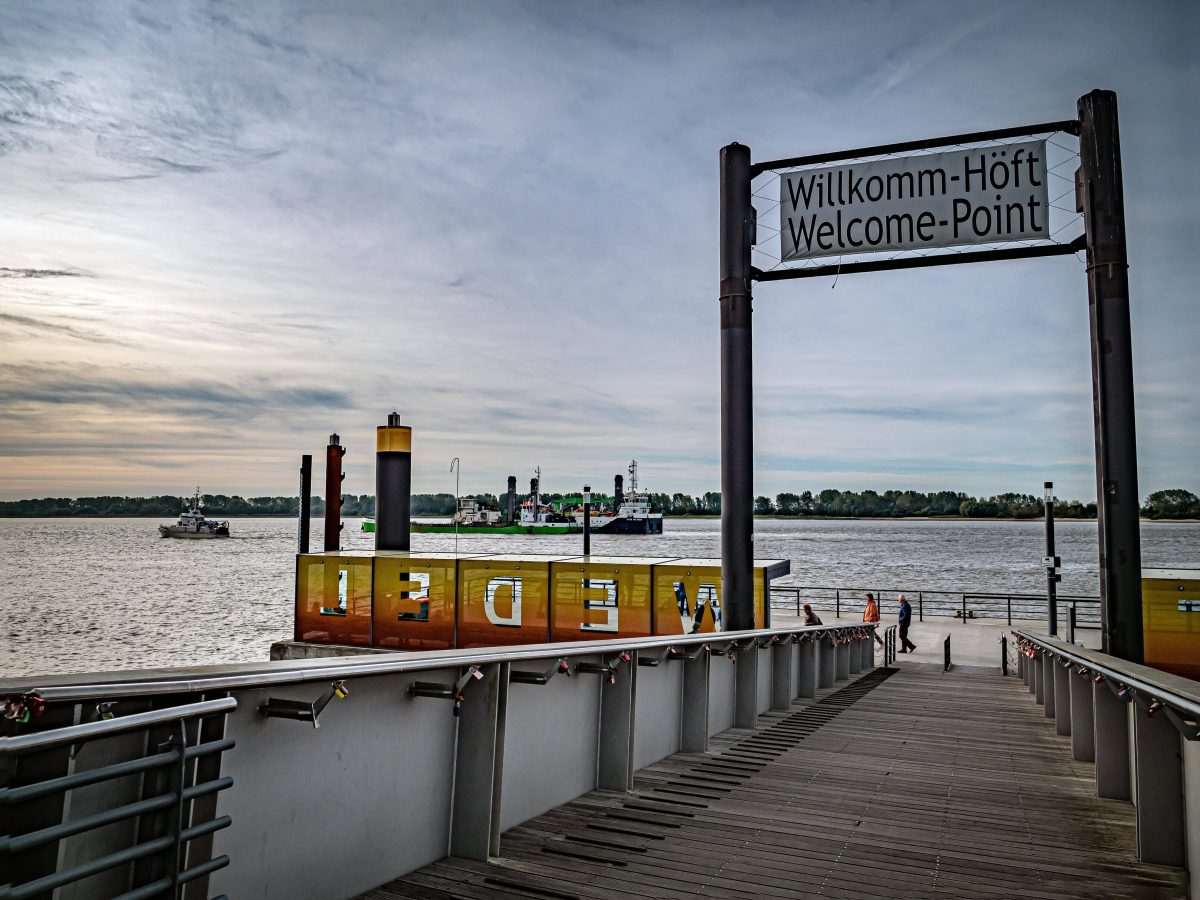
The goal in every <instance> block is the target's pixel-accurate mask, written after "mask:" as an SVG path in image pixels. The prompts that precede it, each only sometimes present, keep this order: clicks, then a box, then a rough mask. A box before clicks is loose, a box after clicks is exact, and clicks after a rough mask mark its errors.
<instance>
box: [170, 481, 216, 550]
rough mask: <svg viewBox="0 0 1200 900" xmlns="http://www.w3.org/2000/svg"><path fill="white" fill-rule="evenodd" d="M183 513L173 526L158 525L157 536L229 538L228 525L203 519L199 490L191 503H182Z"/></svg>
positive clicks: (198, 489)
mask: <svg viewBox="0 0 1200 900" xmlns="http://www.w3.org/2000/svg"><path fill="white" fill-rule="evenodd" d="M184 507H185V509H184V511H183V512H181V513H180V514H179V521H177V522H176V523H175V524H174V525H159V526H158V534H159V536H160V537H165V538H223V537H226V538H227V537H229V523H228V522H226V521H220V522H218V521H217V520H215V519H206V518H204V513H202V512H201V510H202V509H203V508H204V501H203V500H201V499H200V488H196V493H195V495H194V496H193V497H192V499H191V501H184Z"/></svg>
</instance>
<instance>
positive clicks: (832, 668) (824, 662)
mask: <svg viewBox="0 0 1200 900" xmlns="http://www.w3.org/2000/svg"><path fill="white" fill-rule="evenodd" d="M817 645H818V647H819V650H818V651H817V655H818V657H819V660H818V664H817V673H818V674H817V687H819V688H831V687H833V679H834V676H835V675H836V672H837V658H836V654H835V650H836V648H835V647H834V646H833V636H832V635H830V634H828V633H826V634H824V635H822V636H821V637H820V638H819V639H818V640H817Z"/></svg>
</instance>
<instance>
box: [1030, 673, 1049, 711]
mask: <svg viewBox="0 0 1200 900" xmlns="http://www.w3.org/2000/svg"><path fill="white" fill-rule="evenodd" d="M1031 668H1032V669H1033V688H1032V691H1031V693H1032V694H1033V696H1034V699H1036V700H1037V702H1038V703H1039V704H1044V703H1045V702H1046V682H1045V679H1044V678H1042V667H1041V666H1032V667H1031ZM1053 689H1054V688H1053V686H1051V690H1053Z"/></svg>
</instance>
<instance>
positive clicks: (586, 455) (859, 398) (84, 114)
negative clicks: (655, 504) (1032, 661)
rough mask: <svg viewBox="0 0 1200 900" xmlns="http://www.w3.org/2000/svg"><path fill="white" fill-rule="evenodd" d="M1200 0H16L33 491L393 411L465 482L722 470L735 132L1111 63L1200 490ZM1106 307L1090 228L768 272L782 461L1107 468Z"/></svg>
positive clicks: (1024, 106)
mask: <svg viewBox="0 0 1200 900" xmlns="http://www.w3.org/2000/svg"><path fill="white" fill-rule="evenodd" d="M1198 9H1200V8H1198V7H1197V5H1196V4H1194V3H1184V2H1180V3H1170V2H1155V3H1137V4H1130V3H1097V2H1089V3H1076V4H1072V3H1056V4H1043V3H1036V2H1035V3H1004V2H988V3H982V2H963V3H956V4H953V5H947V4H942V3H851V2H848V3H842V4H827V3H804V2H786V3H754V2H747V3H736V4H731V3H722V2H711V3H705V2H686V3H683V2H679V3H669V2H643V3H597V2H524V3H512V2H486V3H483V2H479V3H469V2H463V3H454V4H440V3H429V2H412V3H406V2H377V3H371V2H358V3H335V2H328V0H322V2H288V3H282V2H257V3H225V2H216V3H198V2H183V0H178V2H153V3H133V2H119V0H111V2H105V3H99V4H96V3H82V2H81V3H58V2H12V3H5V4H3V5H0V185H3V193H2V195H0V196H2V198H3V199H2V201H0V498H2V499H14V498H23V497H43V496H81V495H97V494H118V495H151V494H176V495H182V494H185V493H190V491H191V490H192V489H193V488H194V487H196V486H197V485H199V486H200V487H201V489H202V490H203V491H204V492H207V493H225V494H235V493H236V494H242V495H245V496H259V495H274V494H291V493H294V491H295V489H296V483H297V476H296V473H297V470H298V466H299V457H300V454H302V453H312V454H314V456H315V457H316V459H317V473H316V480H317V482H318V483H321V481H322V474H321V472H322V466H323V462H322V460H323V448H324V447H325V445H326V443H327V440H328V437H329V435H330V433H333V432H337V433H339V434H340V435H341V436H342V442H343V443H344V444H345V445H347V447H348V448H349V449H348V453H347V455H346V458H345V470H346V481H345V490H346V491H347V492H349V493H372V492H373V491H374V460H373V451H374V429H375V426H377V425H380V424H383V423H384V422H385V421H386V419H387V414H388V413H389V412H392V411H396V412H398V413H399V414H400V416H401V418H402V420H403V421H404V422H405V423H406V424H409V425H411V426H412V427H413V430H414V436H413V445H414V447H413V449H414V458H413V488H414V490H415V491H419V492H432V491H453V490H454V484H455V482H454V475H452V474H451V473H450V460H451V459H452V458H453V457H459V458H460V459H461V467H462V482H461V485H462V490H463V492H464V493H465V492H468V491H470V492H483V491H491V492H496V493H498V492H500V491H501V490H502V489H503V487H504V480H505V477H506V476H507V475H509V474H513V475H516V476H517V477H518V482H519V483H520V484H526V483H527V479H528V477H529V475H530V474H531V473H532V470H533V469H534V467H535V466H540V467H541V469H542V471H543V485H544V487H545V488H546V489H547V490H551V491H564V492H565V491H568V490H574V489H576V488H578V486H579V485H581V484H583V483H584V482H591V483H592V484H593V485H594V486H596V485H602V486H607V485H609V484H611V477H612V475H614V474H616V473H619V472H624V470H625V467H626V466H627V465H628V462H629V460H630V459H632V458H636V459H637V460H638V463H639V468H640V475H641V479H640V480H641V486H642V487H643V488H644V489H648V490H652V491H666V492H675V491H683V492H688V493H693V494H695V493H702V492H704V491H709V490H719V486H720V459H719V442H720V441H719V429H720V415H719V413H720V405H719V404H720V398H719V318H718V302H717V298H718V232H717V213H718V182H717V174H718V170H717V162H718V152H719V149H720V147H721V146H723V145H725V144H727V143H729V142H731V141H738V142H740V143H743V144H746V145H748V146H749V147H750V148H751V152H752V154H753V158H754V159H756V160H761V159H775V158H781V157H789V156H795V155H802V154H808V153H817V152H822V151H832V150H841V149H848V148H854V147H863V146H870V145H873V144H879V143H886V142H892V141H901V140H909V139H915V138H927V137H934V136H938V135H943V134H956V133H962V132H969V131H976V130H984V129H989V128H1001V127H1007V126H1012V125H1021V124H1026V123H1034V122H1044V121H1054V120H1060V119H1070V118H1074V117H1075V114H1076V113H1075V110H1076V101H1077V99H1078V98H1079V97H1080V96H1081V95H1083V94H1085V93H1087V92H1088V91H1090V90H1092V89H1095V88H1103V89H1108V90H1113V91H1116V92H1117V96H1118V102H1119V110H1120V127H1121V141H1122V152H1123V157H1124V160H1123V173H1124V183H1125V204H1126V216H1127V227H1128V235H1129V239H1128V242H1129V258H1130V270H1129V278H1130V298H1131V299H1130V303H1131V316H1132V333H1133V347H1134V378H1135V389H1136V402H1137V429H1138V467H1139V487H1140V492H1141V494H1142V496H1143V497H1145V496H1146V494H1148V493H1149V492H1150V491H1153V490H1160V489H1164V488H1172V487H1182V488H1186V489H1189V490H1192V491H1197V492H1200V463H1198V460H1200V453H1198V452H1197V449H1196V448H1197V446H1198V445H1200V399H1198V392H1197V384H1198V383H1200V362H1198V358H1197V348H1200V311H1198V309H1197V303H1196V289H1195V286H1194V283H1195V274H1194V272H1195V270H1194V260H1195V257H1196V238H1197V236H1198V235H1200V228H1198V227H1197V226H1198V219H1200V187H1198V186H1197V178H1196V176H1195V173H1194V160H1195V159H1196V147H1197V144H1198V143H1200V134H1198V133H1197V132H1198V131H1200V128H1198V126H1197V124H1196V116H1195V115H1194V113H1195V109H1196V106H1195V104H1196V97H1197V96H1198V95H1200V78H1198V70H1200V51H1197V50H1196V47H1197V46H1200V44H1198V39H1200V12H1198ZM1054 140H1056V141H1057V142H1058V143H1059V145H1060V146H1059V148H1058V149H1056V150H1055V151H1054V152H1056V153H1059V154H1060V159H1059V160H1058V161H1059V162H1062V161H1063V160H1065V162H1064V164H1063V165H1062V166H1061V167H1060V168H1058V170H1057V171H1058V172H1059V173H1065V175H1066V178H1059V179H1058V181H1057V185H1058V186H1059V187H1061V188H1062V189H1061V190H1058V191H1055V190H1054V187H1055V185H1054V184H1052V185H1051V189H1052V195H1057V194H1061V193H1062V192H1063V191H1065V190H1069V188H1070V182H1069V180H1067V179H1069V177H1070V174H1071V172H1072V171H1073V168H1074V164H1073V163H1071V162H1070V160H1069V159H1067V158H1066V155H1065V154H1066V152H1067V151H1070V150H1072V149H1073V144H1072V140H1073V139H1071V138H1069V137H1068V136H1066V135H1059V136H1057V137H1056V138H1054ZM1064 185H1065V187H1063V186H1064ZM777 191H778V187H777V181H776V182H774V183H771V176H766V177H764V178H763V179H760V180H757V181H756V182H755V195H756V199H755V203H756V205H757V206H758V207H759V211H760V213H763V214H764V218H763V220H762V221H763V222H767V221H769V215H768V212H769V209H770V198H771V196H773V195H777ZM1072 200H1073V197H1072V196H1066V198H1065V199H1063V200H1061V201H1060V205H1063V204H1065V207H1064V208H1065V209H1066V210H1067V211H1066V212H1061V211H1060V212H1059V213H1056V215H1058V216H1059V220H1058V221H1059V222H1061V227H1062V228H1063V229H1064V230H1063V231H1062V232H1061V234H1060V237H1062V238H1065V239H1069V238H1070V237H1073V236H1074V234H1076V233H1078V231H1079V230H1080V229H1079V228H1078V227H1077V223H1074V225H1073V223H1072V216H1071V215H1070V213H1069V208H1070V207H1071V206H1072V205H1073V203H1072ZM1056 227H1059V226H1056ZM759 233H760V245H759V250H760V251H761V252H756V256H755V264H756V265H759V266H760V267H763V268H769V267H770V261H769V259H768V257H769V255H770V254H771V253H774V255H775V256H776V258H777V257H778V242H777V241H774V242H773V243H772V241H771V235H770V233H769V232H767V231H765V230H764V229H763V228H762V227H760V229H759ZM764 261H765V262H764ZM1089 346H1090V345H1089V336H1088V304H1087V292H1086V283H1085V276H1084V262H1083V260H1082V254H1080V255H1079V256H1078V257H1077V256H1072V255H1066V256H1060V257H1055V258H1052V259H1041V260H1022V261H1016V262H1005V263H991V264H983V265H967V266H947V267H941V268H938V269H920V270H908V271H900V272H890V273H878V274H853V275H850V274H847V275H843V276H839V277H838V278H837V279H836V280H835V279H832V278H817V279H804V280H797V281H784V282H775V283H770V284H760V285H758V286H756V289H755V300H754V367H755V368H754V391H755V409H754V417H755V418H754V425H755V491H756V493H759V494H767V495H771V496H773V495H774V494H776V493H778V492H780V491H796V492H799V491H803V490H813V491H817V490H820V489H822V488H829V487H833V488H840V489H853V490H862V489H866V488H873V489H876V490H880V491H882V490H885V489H907V488H912V489H917V490H942V489H948V490H962V491H966V492H968V493H971V494H975V495H990V494H993V493H997V492H1002V491H1021V492H1029V493H1039V492H1040V489H1041V485H1042V482H1043V481H1045V480H1052V481H1054V482H1055V483H1056V486H1057V492H1058V494H1059V496H1061V497H1070V498H1080V499H1085V500H1091V499H1094V498H1095V480H1094V479H1095V449H1094V438H1093V429H1092V406H1091V367H1090V356H1089V353H1090V350H1089Z"/></svg>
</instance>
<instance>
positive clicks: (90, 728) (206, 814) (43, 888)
mask: <svg viewBox="0 0 1200 900" xmlns="http://www.w3.org/2000/svg"><path fill="white" fill-rule="evenodd" d="M44 703H45V701H44V700H43V699H42V698H40V697H39V696H38V695H37V694H36V692H30V693H27V694H24V695H21V696H19V697H15V698H10V702H9V708H10V709H11V710H14V711H16V712H17V713H18V715H19V717H20V718H22V719H25V720H26V721H27V722H29V721H33V722H34V723H35V724H42V723H40V722H38V721H37V720H38V719H40V718H41V716H42V715H43V714H44V713H45V705H44ZM236 707H237V700H235V699H234V698H232V697H224V698H220V699H215V700H204V701H201V702H198V703H188V704H184V705H182V706H175V707H169V708H167V709H156V710H151V711H148V712H140V713H133V714H130V715H126V716H122V717H120V718H116V717H112V718H108V717H109V716H113V713H112V710H111V704H110V703H104V704H100V705H98V706H97V709H96V713H95V715H96V716H97V717H98V718H97V720H96V721H91V722H84V723H80V724H76V725H66V726H63V727H58V728H51V729H47V730H44V731H31V732H29V733H26V734H20V735H17V736H15V737H5V738H0V752H2V753H3V754H4V756H5V757H6V759H8V760H9V762H8V764H7V766H6V767H5V768H6V772H5V779H6V784H5V786H4V787H3V788H0V807H2V808H3V809H4V812H5V815H4V817H3V820H4V823H5V829H4V834H3V835H2V836H0V856H4V857H5V858H7V859H8V860H10V865H8V866H6V870H7V872H8V873H9V875H8V879H6V881H8V883H6V884H5V885H3V886H0V898H3V900H27V898H35V897H41V896H44V895H45V896H49V895H50V894H51V892H54V891H56V890H57V889H59V888H63V887H64V886H67V885H73V884H76V883H77V882H83V881H86V880H88V879H93V878H96V877H99V878H100V881H99V882H97V881H92V882H89V883H88V884H87V885H86V886H84V887H83V893H82V894H78V895H79V896H97V895H99V894H100V893H105V894H106V895H109V896H119V897H120V898H122V900H142V898H150V897H162V896H170V897H175V898H179V897H182V891H183V888H184V885H186V884H188V883H190V882H193V881H196V880H197V879H200V878H203V877H204V876H206V875H208V874H210V873H211V872H214V871H216V870H217V869H220V868H222V867H224V866H227V865H228V864H229V857H228V856H226V855H221V856H217V857H215V858H213V857H211V854H208V853H205V852H204V851H203V850H201V849H199V847H198V844H199V842H200V840H201V839H203V838H207V837H208V836H210V835H212V834H213V833H215V832H217V831H219V830H221V829H223V828H226V827H228V826H229V825H230V824H231V822H232V819H231V818H230V817H229V816H227V815H226V816H217V815H216V814H215V811H216V801H215V795H216V794H217V793H218V792H219V791H223V790H225V789H227V788H229V787H230V786H232V784H233V779H232V778H229V777H220V776H219V770H220V755H221V754H222V753H223V752H225V751H226V750H229V749H231V748H232V747H233V746H234V741H232V740H230V739H228V738H218V739H215V740H203V739H202V737H201V731H200V727H199V726H200V725H201V723H202V721H204V722H213V721H216V722H218V723H219V724H220V725H222V726H223V719H224V716H225V715H226V714H227V713H229V712H230V711H232V710H233V709H235V708H236ZM17 717H18V716H14V718H17ZM189 731H190V732H191V734H190V735H189ZM133 733H138V736H137V738H136V739H135V740H134V741H133V742H132V743H133V744H135V745H137V747H138V751H139V752H135V753H134V754H133V755H132V756H129V755H128V754H127V753H126V752H123V751H124V750H126V749H128V748H126V747H122V748H120V749H116V750H114V748H113V746H112V740H114V739H116V740H120V739H123V738H127V737H128V736H130V735H131V734H133ZM105 741H108V744H107V745H105V744H104V743H103V742H105ZM85 745H90V746H92V747H95V748H101V747H103V748H104V749H102V750H100V749H98V751H97V753H96V754H95V757H96V758H97V759H100V760H103V759H106V758H108V757H109V756H110V755H111V756H117V757H119V759H118V761H116V762H107V763H101V764H98V765H93V766H87V765H82V764H81V763H82V762H83V760H81V751H82V749H83V748H84V746H85ZM64 769H66V770H68V771H66V773H65V774H59V773H61V772H62V771H63V770H64ZM208 776H211V777H208ZM120 779H129V780H128V781H124V782H122V783H121V785H118V786H114V785H113V784H112V783H113V782H117V781H118V780H120ZM201 779H204V780H201ZM93 785H104V788H103V789H102V796H103V798H104V799H105V800H107V801H112V800H116V801H117V802H116V803H115V805H114V804H112V803H111V802H110V803H108V804H105V805H104V806H103V808H100V809H98V810H97V811H94V812H93V811H90V810H91V809H92V808H93V807H95V806H97V805H98V804H97V803H96V800H97V797H98V796H99V795H98V792H97V791H96V790H93V791H91V792H90V795H89V796H87V797H82V796H80V795H81V794H83V793H88V792H87V789H88V788H89V787H91V786H93ZM121 786H125V788H126V789H125V790H121V789H120V787H121ZM131 796H136V798H137V799H130V797H131ZM121 800H126V801H128V802H120V801H121ZM76 801H78V802H79V805H80V806H82V807H83V808H84V809H85V810H89V811H88V812H87V813H86V814H85V815H81V816H78V817H73V818H67V812H68V811H70V810H72V809H73V807H74V806H75V805H76ZM118 824H123V827H121V828H118V829H114V828H111V827H110V826H114V825H118ZM101 830H104V831H103V836H101V837H98V839H96V840H93V839H92V838H93V835H95V834H96V833H97V832H100V831H101ZM95 848H100V852H98V853H89V852H87V851H90V850H94V849H95ZM105 851H107V852H105ZM68 856H69V857H70V858H71V859H77V858H79V857H86V858H85V859H83V861H75V862H73V864H70V865H60V864H59V860H60V859H62V858H64V857H68ZM189 857H190V858H189ZM199 857H205V858H203V859H200V858H199ZM9 879H11V880H9ZM17 879H21V880H20V881H19V883H15V884H14V883H12V882H13V881H16V880H17ZM56 896H57V895H56Z"/></svg>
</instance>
